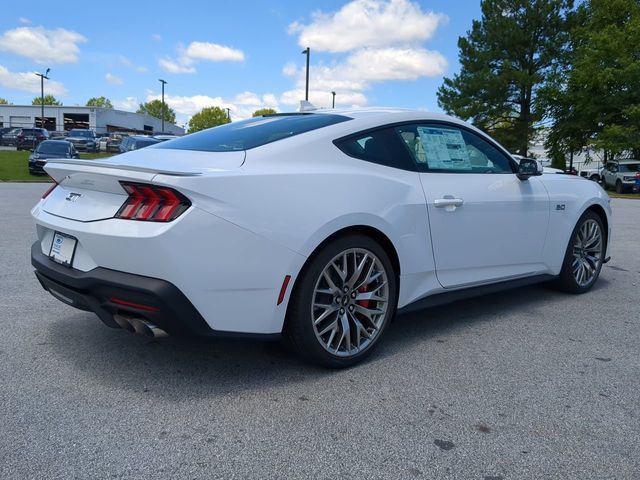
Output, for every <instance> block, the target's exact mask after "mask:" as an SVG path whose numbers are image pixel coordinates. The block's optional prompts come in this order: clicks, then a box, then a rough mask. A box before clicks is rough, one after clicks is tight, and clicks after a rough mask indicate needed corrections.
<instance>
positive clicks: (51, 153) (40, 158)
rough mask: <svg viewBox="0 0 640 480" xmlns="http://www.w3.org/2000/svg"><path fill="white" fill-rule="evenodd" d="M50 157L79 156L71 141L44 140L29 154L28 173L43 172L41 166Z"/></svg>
mask: <svg viewBox="0 0 640 480" xmlns="http://www.w3.org/2000/svg"><path fill="white" fill-rule="evenodd" d="M52 158H80V155H79V154H78V152H77V151H76V149H75V147H74V146H73V144H72V143H71V142H67V141H66V140H45V141H43V142H40V144H39V145H38V146H37V147H36V148H35V149H34V150H33V153H32V154H31V155H29V173H33V174H43V175H44V174H45V173H46V172H45V171H44V169H43V167H44V166H45V165H46V164H47V161H48V160H50V159H52Z"/></svg>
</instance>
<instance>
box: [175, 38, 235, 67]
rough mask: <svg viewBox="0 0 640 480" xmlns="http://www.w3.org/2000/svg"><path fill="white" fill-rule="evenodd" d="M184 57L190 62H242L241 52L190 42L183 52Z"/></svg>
mask: <svg viewBox="0 0 640 480" xmlns="http://www.w3.org/2000/svg"><path fill="white" fill-rule="evenodd" d="M184 55H185V56H186V57H187V58H189V59H191V60H209V61H211V62H222V61H225V60H228V61H232V62H241V61H243V60H244V52H242V50H238V49H235V48H231V47H227V46H226V45H217V44H215V43H209V42H191V43H190V44H189V46H188V47H187V48H186V50H185V51H184Z"/></svg>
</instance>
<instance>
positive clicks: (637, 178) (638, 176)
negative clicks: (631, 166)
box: [636, 172, 640, 180]
mask: <svg viewBox="0 0 640 480" xmlns="http://www.w3.org/2000/svg"><path fill="white" fill-rule="evenodd" d="M636 180H640V172H638V173H636Z"/></svg>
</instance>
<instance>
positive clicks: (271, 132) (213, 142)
mask: <svg viewBox="0 0 640 480" xmlns="http://www.w3.org/2000/svg"><path fill="white" fill-rule="evenodd" d="M347 120H351V118H349V117H345V116H343V115H330V114H288V115H273V116H266V117H255V118H250V119H248V120H241V121H238V122H233V123H227V124H226V125H221V126H219V127H214V128H210V129H208V130H203V131H201V132H197V133H193V134H191V135H187V136H184V137H180V138H176V139H174V140H168V141H166V142H162V143H159V144H158V145H154V146H153V147H151V148H168V149H174V150H200V151H205V152H234V151H238V150H248V149H250V148H255V147H259V146H261V145H265V144H267V143H271V142H275V141H277V140H281V139H283V138H288V137H292V136H294V135H298V134H300V133H305V132H309V131H311V130H316V129H318V128H322V127H327V126H329V125H333V124H336V123H340V122H345V121H347Z"/></svg>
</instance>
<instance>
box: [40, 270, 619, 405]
mask: <svg viewBox="0 0 640 480" xmlns="http://www.w3.org/2000/svg"><path fill="white" fill-rule="evenodd" d="M606 283H607V282H606V281H605V280H604V279H601V280H600V282H599V284H598V285H597V288H598V289H600V288H606ZM563 295H565V294H562V293H558V292H554V291H553V290H550V289H548V288H546V287H545V286H530V287H523V288H520V289H516V290H510V291H506V292H501V293H496V294H492V295H489V296H484V297H479V298H475V299H469V300H465V301H459V302H456V303H452V304H449V305H445V306H440V307H434V308H430V309H427V310H422V311H420V312H415V313H411V314H405V315H402V316H399V317H398V318H397V319H396V320H395V321H394V322H393V323H392V324H391V325H390V326H389V328H388V330H387V332H386V333H385V338H384V339H383V343H382V344H381V345H380V348H378V350H377V351H376V352H375V353H374V354H373V355H372V357H371V359H370V360H369V361H368V362H365V363H363V364H361V365H359V366H357V367H355V368H357V369H362V370H366V369H367V368H375V366H374V364H376V363H378V362H379V361H385V359H386V358H387V357H390V356H394V355H397V354H401V353H402V351H403V350H404V349H407V348H409V347H411V346H412V345H413V344H415V343H422V344H424V348H429V345H430V344H431V343H432V342H436V340H437V339H441V338H442V337H443V336H446V335H447V334H449V333H453V332H454V331H456V330H457V329H460V328H468V327H469V326H473V325H477V324H479V322H487V321H491V320H495V319H496V317H504V316H507V315H509V314H512V313H514V312H516V311H517V313H518V314H519V315H524V316H536V315H538V314H537V313H536V304H537V303H538V302H540V301H542V300H544V301H546V302H548V301H552V302H553V301H555V300H554V298H555V299H559V298H561V297H562V296H563ZM511 318H514V317H511ZM516 318H517V317H516ZM48 332H49V337H50V343H51V346H52V348H53V349H54V352H55V353H56V354H57V355H58V356H59V357H61V360H62V361H63V362H66V363H68V364H69V368H70V369H72V370H73V371H77V372H79V373H81V374H84V375H87V376H91V377H95V380H96V381H100V382H108V383H110V384H111V385H112V386H116V388H123V389H132V390H142V389H148V391H149V392H151V394H155V395H158V396H161V397H163V398H166V399H168V400H181V399H185V398H189V397H211V396H217V395H226V394H230V393H238V392H242V391H248V390H256V389H264V388H274V387H275V388H277V387H278V385H285V384H286V385H291V384H295V383H302V382H305V383H308V382H309V381H312V382H313V381H314V380H315V379H322V378H325V377H327V376H332V375H340V372H339V371H332V370H326V369H322V368H317V367H314V366H311V365H308V364H306V363H304V362H303V361H301V360H300V359H299V358H298V357H297V356H296V355H294V354H293V353H291V352H289V351H288V350H287V349H286V348H285V347H284V346H282V344H280V343H279V342H268V343H266V342H256V341H239V340H217V339H216V340H212V339H184V338H172V337H168V338H162V339H158V340H151V339H147V338H145V337H142V336H139V335H132V334H130V333H128V332H125V331H122V330H114V329H110V328H107V327H105V326H103V325H102V323H101V322H100V321H99V320H98V319H97V317H95V316H94V315H92V314H85V313H77V314H72V315H69V316H68V317H65V318H61V319H60V320H59V321H58V322H56V323H54V324H51V325H50V327H49V330H48Z"/></svg>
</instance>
